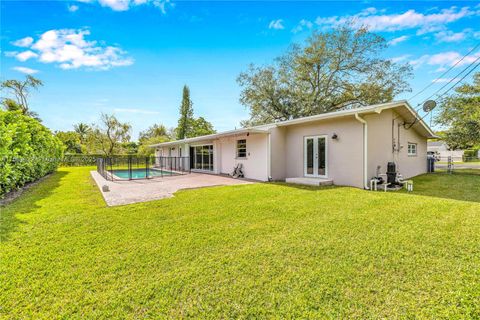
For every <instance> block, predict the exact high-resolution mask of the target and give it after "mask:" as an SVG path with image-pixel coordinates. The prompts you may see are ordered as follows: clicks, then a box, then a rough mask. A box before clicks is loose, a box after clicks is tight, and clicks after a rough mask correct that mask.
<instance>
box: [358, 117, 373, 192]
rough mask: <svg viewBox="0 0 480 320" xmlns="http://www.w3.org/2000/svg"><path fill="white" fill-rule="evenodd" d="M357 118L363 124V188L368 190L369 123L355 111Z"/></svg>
mask: <svg viewBox="0 0 480 320" xmlns="http://www.w3.org/2000/svg"><path fill="white" fill-rule="evenodd" d="M355 119H357V120H358V121H360V122H361V123H362V124H363V188H364V189H366V190H368V189H370V188H369V186H368V170H367V169H368V123H367V121H365V119H363V118H362V117H360V116H359V115H358V113H355Z"/></svg>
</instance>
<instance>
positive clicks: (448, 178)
mask: <svg viewBox="0 0 480 320" xmlns="http://www.w3.org/2000/svg"><path fill="white" fill-rule="evenodd" d="M412 180H413V181H414V191H413V194H415V195H422V196H428V197H436V198H443V199H453V200H460V201H470V202H478V203H480V170H477V169H465V170H455V172H454V173H452V174H449V173H446V172H443V171H440V172H435V173H428V174H423V175H420V176H417V177H414V178H413V179H412ZM402 192H406V191H402Z"/></svg>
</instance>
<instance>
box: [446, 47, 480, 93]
mask: <svg viewBox="0 0 480 320" xmlns="http://www.w3.org/2000/svg"><path fill="white" fill-rule="evenodd" d="M478 60H480V57H478V58H477V59H476V60H475V61H474V62H477V61H478ZM478 66H480V62H479V63H477V65H476V66H474V67H473V68H472V69H471V70H470V71H468V72H467V73H466V74H465V75H464V76H463V77H462V78H461V79H460V80H458V81H457V82H455V83H454V85H453V86H451V87H450V88H449V89H448V90H447V91H445V92H444V93H442V94H441V95H439V96H438V98H437V99H440V98H441V97H443V96H444V95H446V94H447V93H448V92H449V91H450V90H452V89H453V88H455V87H456V86H457V84H459V83H460V82H462V81H463V80H464V79H465V78H466V77H467V76H468V75H469V74H470V73H472V72H473V70H475V69H476V68H477V67H478Z"/></svg>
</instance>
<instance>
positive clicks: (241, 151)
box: [237, 139, 247, 158]
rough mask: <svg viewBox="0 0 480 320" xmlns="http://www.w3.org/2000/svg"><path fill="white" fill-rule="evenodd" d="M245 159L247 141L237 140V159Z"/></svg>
mask: <svg viewBox="0 0 480 320" xmlns="http://www.w3.org/2000/svg"><path fill="white" fill-rule="evenodd" d="M246 157H247V140H245V139H242V140H237V158H246Z"/></svg>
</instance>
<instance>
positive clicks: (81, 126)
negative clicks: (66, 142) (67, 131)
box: [73, 122, 92, 144]
mask: <svg viewBox="0 0 480 320" xmlns="http://www.w3.org/2000/svg"><path fill="white" fill-rule="evenodd" d="M73 129H74V130H75V132H76V133H77V134H78V136H79V138H80V143H81V144H85V141H86V139H87V135H88V134H89V133H90V131H92V128H90V126H89V125H88V124H86V123H82V122H80V123H78V124H76V125H74V126H73Z"/></svg>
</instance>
